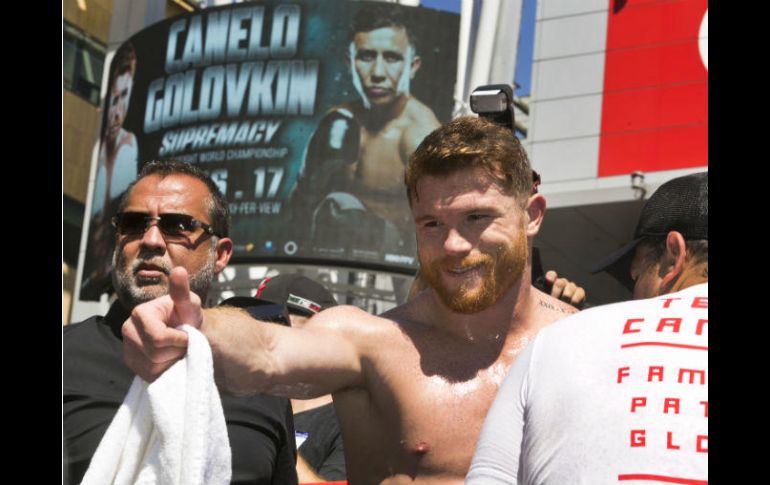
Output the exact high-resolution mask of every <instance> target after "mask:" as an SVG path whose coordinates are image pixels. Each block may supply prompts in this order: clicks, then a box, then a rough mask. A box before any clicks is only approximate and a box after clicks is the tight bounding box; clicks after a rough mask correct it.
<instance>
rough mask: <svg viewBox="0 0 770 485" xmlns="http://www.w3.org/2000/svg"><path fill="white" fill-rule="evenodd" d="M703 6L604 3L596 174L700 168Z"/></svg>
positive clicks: (644, 0) (695, 0) (704, 160)
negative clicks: (604, 39)
mask: <svg viewBox="0 0 770 485" xmlns="http://www.w3.org/2000/svg"><path fill="white" fill-rule="evenodd" d="M613 7H614V8H613ZM707 9H708V1H707V0H678V1H660V0H636V1H634V0H630V1H628V2H627V3H625V4H623V3H621V2H617V1H614V0H611V1H610V13H609V20H608V29H607V54H606V60H605V72H604V98H603V101H602V123H601V140H600V145H599V173H598V175H599V176H600V177H605V176H610V175H623V174H628V173H631V172H634V171H636V170H640V171H644V172H651V171H659V170H674V169H681V168H688V167H700V166H706V165H708V69H707V65H708V59H707V54H705V55H702V54H701V50H700V46H699V35H700V36H707V30H706V28H704V29H703V33H701V31H702V25H703V24H706V23H707V14H708V10H707ZM706 25H707V24H706ZM706 42H707V40H706Z"/></svg>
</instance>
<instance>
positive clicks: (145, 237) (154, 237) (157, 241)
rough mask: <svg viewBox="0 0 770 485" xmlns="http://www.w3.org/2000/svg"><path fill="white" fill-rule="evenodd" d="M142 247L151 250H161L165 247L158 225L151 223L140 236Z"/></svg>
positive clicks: (154, 222)
mask: <svg viewBox="0 0 770 485" xmlns="http://www.w3.org/2000/svg"><path fill="white" fill-rule="evenodd" d="M142 246H144V247H147V248H153V249H163V248H165V247H166V240H165V239H164V238H163V233H161V232H160V228H159V227H158V223H157V222H156V221H153V223H152V224H151V225H150V226H149V227H148V228H147V229H146V230H145V231H144V234H142Z"/></svg>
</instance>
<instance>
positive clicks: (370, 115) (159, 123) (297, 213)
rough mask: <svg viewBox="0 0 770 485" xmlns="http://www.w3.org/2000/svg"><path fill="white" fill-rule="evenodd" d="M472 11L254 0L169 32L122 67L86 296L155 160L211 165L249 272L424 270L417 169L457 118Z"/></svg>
mask: <svg viewBox="0 0 770 485" xmlns="http://www.w3.org/2000/svg"><path fill="white" fill-rule="evenodd" d="M458 35H459V15H457V14H453V13H447V12H440V11H436V10H431V9H426V8H420V7H404V6H400V5H397V4H388V3H379V2H360V1H349V0H335V1H325V2H317V1H311V0H296V1H293V2H290V3H289V2H279V1H267V2H251V3H245V4H236V5H228V6H225V7H218V8H210V9H205V10H202V11H198V12H193V13H191V14H187V15H183V16H179V17H175V18H171V19H167V20H164V21H162V22H159V23H157V24H154V25H152V26H150V27H148V28H146V29H144V30H143V31H141V32H139V33H137V34H135V35H134V36H132V37H131V38H130V39H129V40H128V41H127V42H126V43H124V44H123V45H122V46H120V48H119V49H118V51H117V52H116V55H115V57H114V59H113V62H112V63H111V64H110V68H109V80H108V82H109V89H108V91H107V97H106V99H105V107H104V110H103V111H104V113H105V115H104V120H103V123H102V138H101V141H100V150H99V157H98V167H97V178H96V182H95V185H94V188H93V196H92V210H91V213H90V214H89V216H90V218H91V219H90V224H89V229H88V235H87V237H88V246H87V250H86V258H85V262H84V268H83V280H82V284H81V293H80V298H81V299H83V300H94V299H97V298H98V295H99V294H100V293H102V292H103V291H104V290H105V289H106V287H107V285H108V284H109V272H110V270H111V259H112V258H111V256H112V250H113V244H114V234H113V232H112V230H111V227H110V226H109V221H110V219H111V217H112V216H113V215H114V213H115V211H116V205H117V202H118V200H119V198H120V195H121V194H122V193H123V192H124V191H125V189H126V187H127V186H128V184H129V183H130V182H131V181H132V180H134V179H135V178H136V174H137V173H138V171H139V170H141V167H142V165H143V164H144V163H146V162H148V161H151V160H157V159H173V160H179V161H187V162H190V163H193V164H196V165H198V166H199V167H201V168H203V169H204V170H205V171H206V172H208V173H209V174H210V175H211V177H212V178H213V179H214V180H215V181H216V183H217V185H218V186H219V187H220V189H221V190H222V192H223V193H224V194H225V196H226V198H227V200H228V201H229V208H230V212H231V216H232V225H231V237H232V238H233V240H234V241H235V251H234V256H233V262H235V263H238V262H249V263H252V262H259V261H265V262H270V261H284V262H309V263H317V264H326V265H351V264H352V265H357V266H364V267H365V266H372V267H378V268H381V269H382V268H393V269H395V270H402V271H403V270H408V269H412V268H415V267H416V264H417V259H416V254H415V241H414V227H413V222H412V221H411V213H410V211H409V206H408V203H407V200H406V193H405V189H404V186H403V169H404V164H405V163H406V160H407V159H408V157H409V155H410V154H411V153H412V152H413V151H414V149H415V148H416V147H417V145H418V144H419V142H420V141H421V140H422V139H423V138H424V137H425V135H427V134H428V133H430V132H431V131H432V130H433V129H435V128H436V127H437V126H438V125H439V124H440V123H441V122H443V121H447V120H449V119H450V118H451V111H452V106H453V99H452V95H453V90H454V83H455V73H456V63H457V44H458Z"/></svg>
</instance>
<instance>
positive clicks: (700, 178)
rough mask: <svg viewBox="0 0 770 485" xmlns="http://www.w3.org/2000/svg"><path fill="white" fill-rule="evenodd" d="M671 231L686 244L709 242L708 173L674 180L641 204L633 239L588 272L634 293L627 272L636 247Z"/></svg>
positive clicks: (632, 282) (629, 275)
mask: <svg viewBox="0 0 770 485" xmlns="http://www.w3.org/2000/svg"><path fill="white" fill-rule="evenodd" d="M670 231H677V232H680V233H681V234H682V237H684V239H685V240H686V241H692V240H702V239H705V240H708V238H709V234H708V232H709V174H708V172H698V173H694V174H690V175H685V176H683V177H677V178H675V179H672V180H669V181H668V182H666V183H664V184H663V185H661V186H660V187H659V188H658V190H656V191H655V193H654V194H652V197H650V199H649V200H648V201H647V203H645V204H644V208H643V209H642V214H641V215H640V216H639V222H638V223H637V225H636V230H635V231H634V238H633V240H631V242H629V243H628V244H626V245H625V246H623V247H622V248H620V249H618V250H617V251H615V252H613V253H612V254H610V255H609V256H607V257H606V258H604V259H603V260H602V261H600V262H599V263H597V264H596V265H594V267H593V268H591V273H598V272H600V271H606V272H608V273H609V274H610V275H612V276H613V277H614V278H615V279H617V280H618V281H619V282H620V283H621V284H623V286H625V287H626V288H628V289H629V290H633V289H634V281H633V280H632V279H631V274H630V272H631V261H632V260H633V258H634V252H635V251H634V250H635V249H636V246H637V245H639V243H640V242H642V241H643V240H644V239H645V238H648V237H665V236H666V235H668V233H669V232H670Z"/></svg>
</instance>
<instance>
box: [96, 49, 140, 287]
mask: <svg viewBox="0 0 770 485" xmlns="http://www.w3.org/2000/svg"><path fill="white" fill-rule="evenodd" d="M135 72H136V51H135V50H134V46H133V44H131V42H126V43H125V44H123V45H121V46H120V48H118V50H117V52H116V53H115V57H114V59H113V61H112V63H111V64H110V85H109V91H108V93H107V113H106V117H105V119H104V122H103V123H104V125H103V127H102V139H101V143H100V146H99V159H98V165H97V169H96V183H95V185H94V196H93V202H92V204H91V217H93V218H94V219H93V222H92V224H93V226H94V229H93V240H94V243H93V246H92V251H93V260H94V262H95V265H96V267H95V269H94V273H93V274H92V275H91V278H93V279H94V280H99V279H102V278H106V275H107V274H108V273H109V272H110V270H111V269H112V265H111V262H110V255H111V254H112V250H113V237H114V234H113V231H112V227H111V225H110V219H111V218H112V216H113V215H115V214H114V213H115V209H116V206H117V204H118V200H119V198H120V196H121V195H122V194H123V192H125V190H126V189H127V188H128V186H129V185H130V184H131V182H133V181H134V180H136V176H137V173H138V163H137V155H138V148H137V143H136V137H135V136H134V134H133V133H131V132H130V131H126V130H125V129H124V128H123V123H124V122H125V120H126V115H127V114H128V104H129V100H130V98H131V90H132V88H133V85H134V73H135Z"/></svg>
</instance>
